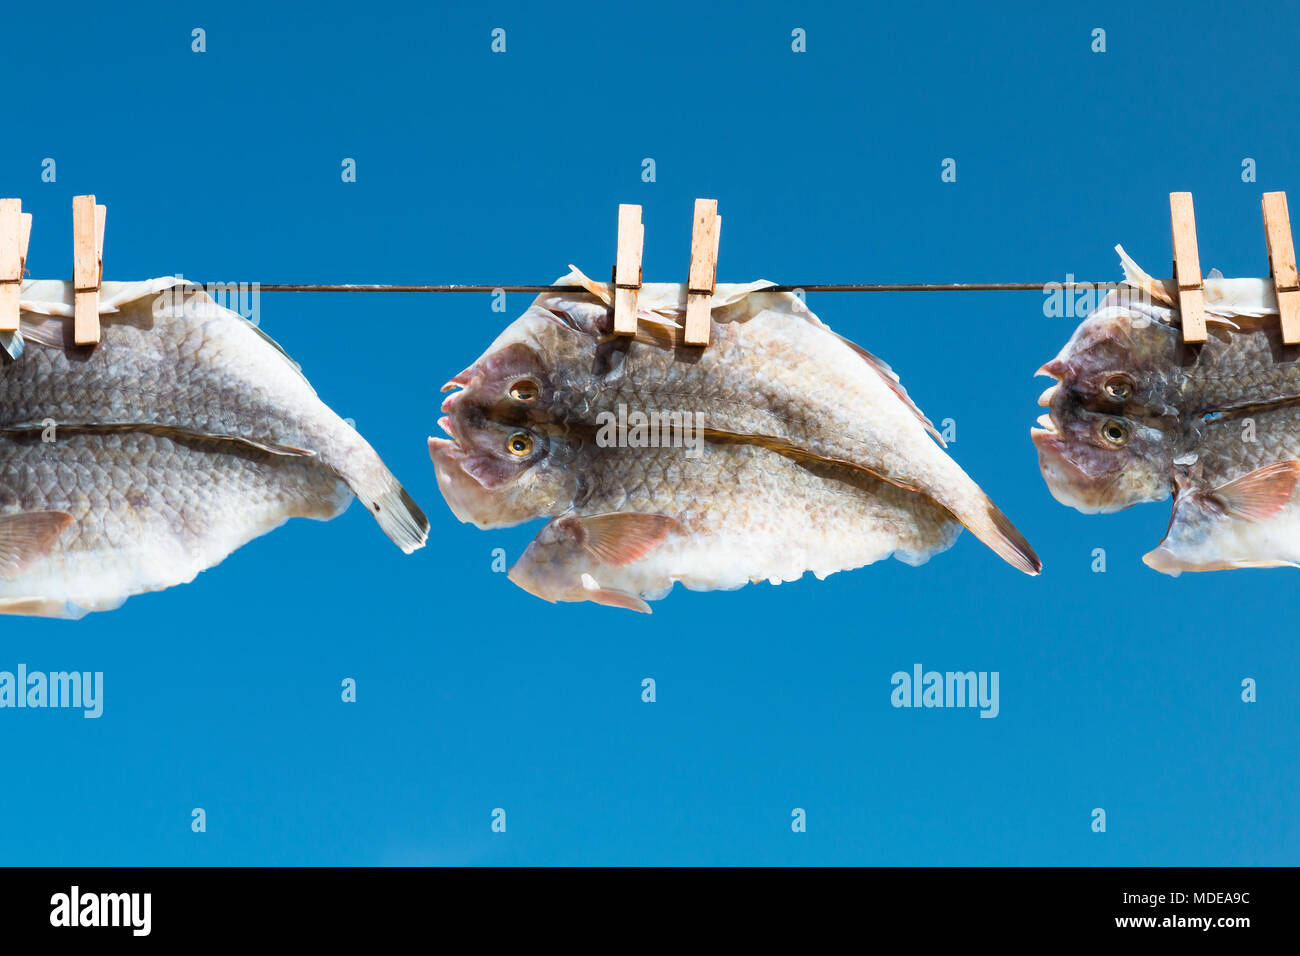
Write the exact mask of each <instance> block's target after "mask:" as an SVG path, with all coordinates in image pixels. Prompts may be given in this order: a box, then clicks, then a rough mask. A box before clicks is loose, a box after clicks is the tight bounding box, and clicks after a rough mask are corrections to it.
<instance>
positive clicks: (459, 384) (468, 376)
mask: <svg viewBox="0 0 1300 956" xmlns="http://www.w3.org/2000/svg"><path fill="white" fill-rule="evenodd" d="M477 377H478V376H477V375H476V374H475V373H474V366H473V365H471V366H470V367H469V368H467V369H465V371H463V372H461V373H460V374H459V375H456V376H455V377H453V378H451V379H449V380H448V381H447V384H446V385H444V386H443V387H442V388H441V389H440V391H443V392H450V391H451V390H452V389H454V388H469V387H470V386H471V385H473V384H474V379H475V378H477Z"/></svg>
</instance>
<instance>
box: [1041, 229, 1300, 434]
mask: <svg viewBox="0 0 1300 956" xmlns="http://www.w3.org/2000/svg"><path fill="white" fill-rule="evenodd" d="M1119 251H1120V254H1121V256H1123V250H1122V249H1120V250H1119ZM1124 260H1125V273H1126V275H1127V276H1128V281H1131V282H1136V283H1138V284H1139V285H1138V287H1134V288H1127V289H1119V290H1115V291H1112V292H1110V293H1108V294H1107V296H1106V298H1105V299H1104V300H1103V301H1102V303H1101V305H1100V306H1099V307H1098V308H1097V309H1096V310H1095V311H1094V312H1093V313H1092V314H1090V315H1089V316H1088V317H1087V318H1086V319H1084V321H1083V322H1082V323H1081V324H1080V325H1079V327H1078V328H1077V329H1076V330H1075V332H1074V334H1073V335H1072V336H1071V337H1070V341H1069V342H1067V343H1066V345H1065V348H1063V349H1062V350H1061V353H1060V354H1059V355H1058V356H1057V357H1056V358H1055V359H1053V360H1052V361H1050V362H1048V363H1047V364H1046V365H1044V366H1043V367H1042V368H1041V369H1039V374H1040V375H1049V376H1051V377H1053V378H1055V379H1057V380H1058V383H1057V384H1056V385H1053V386H1052V387H1050V388H1049V389H1048V390H1047V391H1046V392H1044V393H1043V395H1042V397H1041V398H1040V399H1039V404H1041V405H1043V406H1044V407H1048V408H1051V409H1053V413H1054V414H1056V413H1058V412H1060V411H1061V410H1062V409H1068V408H1070V407H1082V408H1087V409H1090V410H1093V411H1098V410H1114V411H1118V410H1123V411H1125V412H1126V413H1127V414H1130V415H1139V416H1143V417H1159V416H1168V415H1203V414H1207V413H1211V412H1223V411H1231V410H1233V409H1237V408H1243V407H1246V406H1249V405H1254V404H1260V403H1267V402H1275V401H1292V400H1296V399H1300V346H1295V345H1286V344H1284V343H1283V342H1282V332H1281V327H1280V325H1279V323H1278V320H1277V296H1276V293H1275V292H1274V291H1273V289H1272V287H1271V285H1269V284H1268V283H1266V282H1265V281H1264V280H1260V279H1223V278H1219V277H1217V270H1216V271H1215V273H1212V274H1211V278H1209V279H1207V280H1206V283H1207V288H1208V293H1207V298H1208V299H1209V300H1210V301H1211V303H1212V307H1213V308H1215V309H1217V310H1218V311H1217V312H1210V313H1209V314H1208V316H1207V318H1208V320H1209V321H1208V323H1207V335H1208V337H1207V341H1206V342H1204V343H1203V344H1199V345H1197V344H1188V343H1185V342H1184V341H1183V334H1182V328H1181V324H1180V322H1179V314H1178V312H1177V311H1176V310H1174V309H1173V308H1171V307H1170V306H1168V305H1166V304H1162V303H1161V302H1160V301H1159V300H1157V299H1153V298H1152V297H1151V295H1150V294H1148V292H1146V291H1144V290H1149V289H1155V288H1160V289H1163V286H1158V285H1157V284H1156V282H1155V280H1153V279H1150V277H1147V276H1146V274H1145V273H1142V272H1141V270H1140V269H1138V267H1137V266H1136V265H1135V264H1133V262H1132V260H1129V259H1128V258H1127V256H1125V257H1124ZM1225 286H1227V291H1226V292H1225V291H1224V287H1225ZM1227 309H1235V310H1240V311H1238V312H1233V313H1231V314H1230V315H1229V314H1228V313H1227V312H1226V310H1227ZM1207 311H1208V309H1207Z"/></svg>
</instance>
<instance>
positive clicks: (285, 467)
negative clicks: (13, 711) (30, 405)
mask: <svg viewBox="0 0 1300 956" xmlns="http://www.w3.org/2000/svg"><path fill="white" fill-rule="evenodd" d="M351 499H352V494H351V492H350V491H349V489H348V487H347V485H346V484H345V483H344V482H343V481H341V480H340V479H339V478H338V476H337V475H335V474H334V473H333V472H331V471H329V470H328V469H326V468H325V467H323V466H322V465H321V464H320V463H318V462H316V461H314V460H312V459H309V458H300V457H288V456H282V455H274V454H270V453H267V452H263V451H260V450H258V449H253V448H249V447H247V446H243V445H237V444H234V443H231V442H222V441H215V440H206V439H182V438H175V437H168V436H165V435H162V434H154V433H150V432H120V433H108V434H103V433H101V434H77V433H67V434H61V435H59V436H58V437H57V439H56V440H55V441H54V442H49V443H47V442H42V441H40V440H39V439H38V438H35V437H33V438H27V439H22V440H13V439H0V539H3V535H4V530H3V529H4V527H5V523H6V520H7V519H11V518H13V517H14V516H21V515H30V514H33V513H49V512H62V513H65V514H66V515H68V516H70V520H69V521H67V523H66V526H64V527H62V529H61V530H60V531H59V532H58V534H57V536H56V537H55V538H54V539H53V541H52V542H50V543H49V544H48V546H47V547H45V548H44V549H42V551H41V553H38V554H27V555H25V556H23V555H19V556H18V557H19V559H18V560H12V559H13V558H14V555H13V553H12V552H13V549H12V548H9V549H7V550H6V549H5V546H4V545H3V544H0V551H4V552H5V557H6V558H7V559H10V560H5V561H4V562H3V563H0V613H16V614H37V615H42V616H48V617H80V616H81V615H82V614H84V613H86V612H88V611H100V610H110V609H112V608H115V607H117V606H119V605H120V604H121V603H122V602H123V601H124V600H126V598H127V597H129V596H131V595H133V594H139V593H142V592H146V591H156V590H160V589H163V588H167V587H171V586H173V585H177V584H183V583H186V582H188V581H191V580H193V578H194V577H195V575H197V574H198V573H199V572H200V571H202V570H204V569H205V568H209V567H212V566H213V565H215V564H217V563H219V562H220V561H221V560H222V559H224V558H225V557H226V556H227V555H229V554H230V553H231V552H232V551H234V550H235V549H237V548H239V547H240V546H241V545H243V544H245V543H246V542H248V541H249V540H251V539H253V538H255V537H257V536H259V535H262V534H265V533H266V532H268V531H271V530H273V529H274V528H276V527H279V526H280V525H281V524H283V523H284V522H285V521H287V520H288V519H289V518H292V517H309V518H317V519H322V520H328V519H329V518H332V517H334V516H336V515H337V514H339V513H340V512H341V511H343V510H344V509H345V508H346V507H347V505H348V503H349V502H350V501H351Z"/></svg>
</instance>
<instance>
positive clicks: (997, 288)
mask: <svg viewBox="0 0 1300 956" xmlns="http://www.w3.org/2000/svg"><path fill="white" fill-rule="evenodd" d="M1123 285H1124V284H1123V283H1122V282H1079V281H1075V282H874V283H873V282H856V283H844V284H834V283H832V284H826V283H809V284H807V285H775V286H769V287H767V288H766V289H765V290H764V291H768V292H1043V291H1046V289H1047V288H1048V287H1049V286H1051V287H1052V288H1059V289H1061V290H1063V291H1064V290H1070V289H1098V290H1101V289H1106V290H1109V289H1118V288H1121V287H1122V286H1123ZM257 288H258V290H259V291H261V292H585V291H587V290H586V289H585V288H583V287H582V286H577V285H400V284H376V285H351V284H349V285H329V284H315V283H301V284H295V283H287V282H270V283H257Z"/></svg>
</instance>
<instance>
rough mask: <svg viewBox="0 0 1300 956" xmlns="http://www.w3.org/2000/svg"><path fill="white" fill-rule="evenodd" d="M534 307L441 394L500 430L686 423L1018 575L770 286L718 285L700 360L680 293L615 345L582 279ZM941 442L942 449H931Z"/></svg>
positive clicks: (851, 373) (969, 486)
mask: <svg viewBox="0 0 1300 956" xmlns="http://www.w3.org/2000/svg"><path fill="white" fill-rule="evenodd" d="M557 284H561V285H565V284H572V285H579V286H582V287H583V288H584V289H586V290H587V291H586V293H585V294H584V293H578V292H575V293H560V294H546V295H542V296H539V297H538V299H537V300H536V301H534V303H533V305H532V307H531V308H529V309H528V311H527V312H525V313H524V315H523V316H521V317H520V318H519V319H517V320H516V321H515V322H513V323H512V324H511V325H510V326H509V327H507V328H506V329H505V331H504V332H502V333H501V335H500V336H498V338H497V340H496V341H495V342H494V343H493V344H492V345H491V346H490V347H489V348H488V350H487V351H486V352H485V353H484V354H483V356H482V357H480V358H479V360H478V361H477V362H475V363H474V364H473V365H471V366H470V367H469V368H467V369H466V370H465V371H463V372H461V373H460V374H459V375H457V376H456V377H454V378H453V379H452V380H451V381H450V382H448V384H447V386H446V387H445V389H444V390H447V389H453V388H459V389H460V391H458V392H457V393H456V394H454V395H452V396H451V397H450V398H449V399H448V402H447V403H446V405H445V406H444V409H445V410H454V409H455V408H456V407H457V405H458V404H459V403H462V402H464V403H467V404H473V405H475V406H477V407H479V408H481V409H483V410H485V413H486V414H488V415H490V416H491V417H493V418H495V419H496V420H499V421H508V422H529V421H554V422H557V423H560V424H562V425H566V426H577V425H585V426H595V425H596V424H598V420H599V419H600V417H601V416H607V415H612V414H616V413H618V412H619V410H620V409H632V410H641V411H645V410H655V409H661V410H688V411H694V412H698V413H699V414H701V415H702V416H703V419H704V422H705V425H704V429H705V431H704V434H705V436H706V437H707V438H708V439H709V440H715V439H716V440H726V441H739V442H743V443H746V444H751V445H757V446H760V447H763V448H767V449H769V450H771V451H774V452H777V453H780V454H784V455H787V456H790V457H794V458H796V459H800V460H805V461H816V462H821V463H823V464H830V465H836V466H840V467H846V468H853V469H857V470H860V471H863V472H866V473H868V474H870V475H872V476H874V477H876V478H878V479H881V480H883V481H886V482H888V483H890V484H893V485H895V486H897V487H899V488H902V489H904V490H906V491H910V492H913V493H915V494H917V495H921V496H924V497H927V498H929V499H931V500H933V501H935V502H938V503H939V504H940V505H941V506H943V507H944V508H945V509H946V510H947V511H948V512H949V513H950V514H951V515H952V516H953V517H954V518H956V519H957V520H958V521H959V522H961V523H962V524H963V525H964V526H966V527H967V528H969V529H970V530H971V531H972V532H973V533H974V534H975V535H976V536H977V537H978V538H979V539H980V540H981V541H983V542H984V543H985V544H986V545H988V546H989V547H990V548H991V549H993V551H994V552H996V553H997V554H998V555H999V556H1000V557H1002V558H1003V560H1005V561H1007V562H1008V563H1009V564H1011V565H1012V566H1013V567H1015V568H1017V569H1019V570H1021V571H1024V572H1025V573H1027V574H1037V573H1038V571H1039V570H1040V568H1041V563H1040V562H1039V560H1038V557H1037V555H1035V554H1034V551H1033V549H1032V548H1031V547H1030V546H1029V543H1028V542H1027V541H1026V540H1025V539H1024V537H1023V536H1022V535H1021V534H1020V532H1019V531H1017V530H1016V528H1015V527H1014V526H1013V525H1012V524H1011V522H1010V521H1009V520H1008V519H1007V518H1006V516H1005V515H1004V514H1003V513H1002V512H1001V511H1000V510H998V508H997V507H996V506H995V505H994V504H993V502H992V501H990V500H989V498H988V496H987V495H986V494H985V493H984V492H983V490H981V489H980V487H979V486H978V485H976V484H975V482H974V481H972V480H971V478H970V477H969V476H968V475H967V474H966V473H965V472H964V471H963V470H962V469H961V467H960V466H959V465H958V464H957V463H956V462H955V461H953V460H952V458H950V457H949V456H948V455H947V454H946V453H945V452H944V451H943V449H942V447H940V445H941V444H942V439H941V438H940V437H939V435H938V433H937V432H936V431H935V429H934V426H933V425H932V424H931V423H930V421H929V420H928V419H927V418H926V417H925V415H924V414H922V412H921V411H920V409H918V408H917V407H916V405H915V404H914V403H913V402H912V400H911V399H910V398H909V397H908V395H907V392H906V391H905V390H904V389H903V387H902V385H901V384H900V382H899V380H898V376H897V375H896V374H894V372H893V371H892V370H891V369H890V368H889V366H888V365H886V364H885V363H884V362H882V361H881V360H880V359H878V358H876V357H875V356H874V355H872V354H870V353H869V352H867V351H866V350H864V349H862V348H861V347H859V346H857V345H855V344H853V343H851V342H849V341H847V340H846V339H844V338H841V337H840V336H839V335H836V334H835V333H834V332H832V331H831V330H830V328H829V327H827V326H826V325H825V324H824V323H823V322H822V321H821V320H820V319H818V318H817V316H815V315H814V314H813V313H812V312H811V311H810V310H809V309H808V307H807V306H806V305H805V304H804V303H803V301H802V300H801V299H800V298H799V297H798V296H795V295H792V294H790V293H783V292H768V291H764V289H765V287H766V286H767V285H769V283H765V282H757V283H751V284H749V285H744V286H729V285H723V286H719V287H718V289H717V290H716V291H715V295H714V299H713V313H712V330H711V336H710V345H709V346H708V348H705V349H699V348H695V347H692V346H688V345H686V344H685V343H684V341H683V334H682V320H683V317H684V314H685V298H686V293H685V288H684V287H683V286H681V285H666V284H650V285H646V286H643V287H642V288H641V292H640V295H639V298H638V319H639V331H638V333H637V335H636V336H635V338H628V337H622V336H615V335H614V334H613V315H612V306H611V294H612V290H611V287H610V286H609V285H607V284H605V283H599V282H592V281H591V280H590V279H588V278H587V277H586V276H584V275H583V274H582V273H581V272H578V271H577V270H574V271H573V273H571V274H570V275H568V276H566V277H564V278H563V279H560V280H558V283H557ZM936 442H938V443H936Z"/></svg>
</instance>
